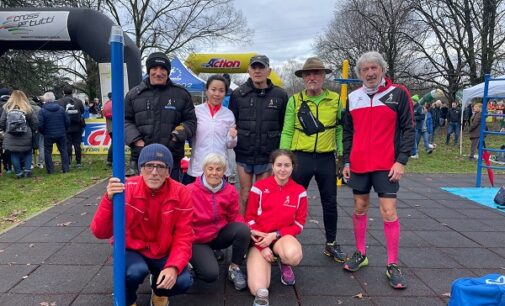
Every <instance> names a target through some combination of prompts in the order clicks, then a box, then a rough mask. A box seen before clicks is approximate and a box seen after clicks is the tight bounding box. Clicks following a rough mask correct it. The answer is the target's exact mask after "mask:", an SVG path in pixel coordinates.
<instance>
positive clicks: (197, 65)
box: [184, 53, 282, 87]
mask: <svg viewBox="0 0 505 306" xmlns="http://www.w3.org/2000/svg"><path fill="white" fill-rule="evenodd" d="M255 55H256V53H240V54H232V53H229V54H228V53H222V54H201V53H191V54H190V55H189V56H188V58H187V59H186V62H185V63H184V64H185V65H186V67H188V68H189V69H191V71H193V72H194V73H196V74H199V73H246V72H247V67H248V66H249V60H250V59H251V57H253V56H255ZM268 78H269V79H270V80H272V83H274V84H275V85H277V86H280V87H282V80H281V78H280V77H279V75H278V74H277V73H275V71H273V70H272V72H271V73H270V76H269V77H268Z"/></svg>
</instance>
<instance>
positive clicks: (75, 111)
mask: <svg viewBox="0 0 505 306" xmlns="http://www.w3.org/2000/svg"><path fill="white" fill-rule="evenodd" d="M73 91H74V88H73V87H72V85H68V84H67V85H65V86H64V87H63V98H61V99H59V100H58V104H59V105H61V106H62V107H63V108H64V109H65V113H66V114H67V116H68V118H69V119H70V126H69V128H68V130H67V153H68V162H69V165H70V164H72V147H73V148H74V151H75V163H76V165H75V166H76V167H77V168H80V167H81V142H82V132H83V130H84V127H85V126H86V123H85V122H84V118H83V116H82V114H84V104H83V103H82V101H81V100H79V99H77V98H74V97H72V92H73Z"/></svg>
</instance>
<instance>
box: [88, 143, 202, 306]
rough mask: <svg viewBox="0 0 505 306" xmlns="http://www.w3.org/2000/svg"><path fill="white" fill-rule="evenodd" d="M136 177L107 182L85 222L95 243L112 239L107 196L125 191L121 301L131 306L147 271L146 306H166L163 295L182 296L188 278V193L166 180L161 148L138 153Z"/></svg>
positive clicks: (167, 158)
mask: <svg viewBox="0 0 505 306" xmlns="http://www.w3.org/2000/svg"><path fill="white" fill-rule="evenodd" d="M138 164H139V166H140V175H139V176H135V177H130V178H129V179H128V181H127V182H126V183H125V184H122V183H121V182H120V181H119V179H117V178H114V177H113V178H111V179H110V180H109V184H108V185H107V192H106V193H105V195H104V196H103V198H102V201H101V202H100V205H99V206H98V209H97V211H96V213H95V216H94V217H93V220H92V221H91V225H90V227H91V231H92V232H93V234H94V235H95V236H96V237H97V238H99V239H107V238H111V237H112V233H113V226H112V197H113V195H114V194H116V193H120V192H122V191H123V190H124V191H125V206H126V207H125V210H126V211H125V218H126V220H125V221H126V239H125V242H126V303H127V305H136V299H137V289H138V287H139V285H140V284H142V283H143V282H144V279H145V278H146V276H147V275H149V273H151V275H152V276H151V288H152V294H151V305H153V306H166V305H168V296H172V295H176V294H181V293H184V292H185V291H186V290H187V289H188V288H189V287H190V286H191V285H192V284H193V279H192V278H191V275H190V273H189V271H188V269H187V264H188V262H189V259H190V257H191V243H192V241H193V236H194V235H193V229H192V227H191V222H192V218H193V205H192V202H191V197H190V193H189V191H188V190H187V189H186V187H185V186H183V185H182V184H180V183H178V182H176V181H174V180H172V179H171V178H170V175H169V174H170V170H171V169H172V167H173V158H172V154H171V153H170V151H169V150H168V149H167V148H166V147H165V146H163V145H161V144H150V145H148V146H146V147H144V148H143V149H142V151H141V153H140V157H139V162H138Z"/></svg>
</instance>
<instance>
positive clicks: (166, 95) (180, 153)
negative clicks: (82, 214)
mask: <svg viewBox="0 0 505 306" xmlns="http://www.w3.org/2000/svg"><path fill="white" fill-rule="evenodd" d="M171 67H172V66H171V64H170V60H169V59H168V57H167V56H166V55H165V54H164V53H161V52H155V53H152V54H151V55H149V56H148V57H147V60H146V68H147V73H148V74H149V77H148V78H146V79H144V80H142V82H141V83H140V84H139V85H137V86H135V87H134V88H132V89H131V90H130V91H129V92H128V94H127V95H126V97H125V141H126V144H127V145H128V146H130V148H131V160H130V169H128V171H126V175H127V176H129V175H134V174H135V172H136V171H137V170H136V169H137V168H138V167H137V159H138V156H139V153H140V151H141V150H142V148H143V147H144V146H145V145H148V144H150V143H154V142H156V143H161V144H163V145H164V146H166V147H167V148H168V149H169V150H170V152H172V154H173V156H174V167H173V168H172V169H171V170H172V173H171V174H170V175H171V177H172V178H173V179H175V180H177V181H179V180H181V173H180V164H181V159H182V158H183V157H184V144H185V142H186V140H188V139H190V138H191V137H193V135H195V132H196V115H195V106H194V105H193V101H192V100H191V95H190V94H189V92H188V91H187V90H186V89H185V88H184V87H181V86H178V85H176V84H174V83H173V82H172V80H170V78H169V75H170V70H171Z"/></svg>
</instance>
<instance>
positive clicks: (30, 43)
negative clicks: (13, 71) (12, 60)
mask: <svg viewBox="0 0 505 306" xmlns="http://www.w3.org/2000/svg"><path fill="white" fill-rule="evenodd" d="M113 25H114V23H113V22H112V20H110V19H109V18H108V17H107V16H105V15H104V14H102V13H100V12H98V11H95V10H91V9H82V8H0V56H2V55H3V54H4V53H5V52H6V51H7V50H9V49H18V50H82V51H84V52H86V53H87V54H89V56H91V57H92V58H93V59H94V60H95V61H97V62H98V63H108V62H110V47H109V36H110V30H111V27H112V26H113ZM124 58H125V62H126V67H127V72H128V85H129V87H130V88H133V87H134V86H136V85H138V84H139V83H140V82H141V81H142V71H141V70H142V69H141V64H140V52H139V49H138V48H137V46H136V45H135V43H134V42H133V41H132V40H131V39H130V38H129V37H128V35H124Z"/></svg>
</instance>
